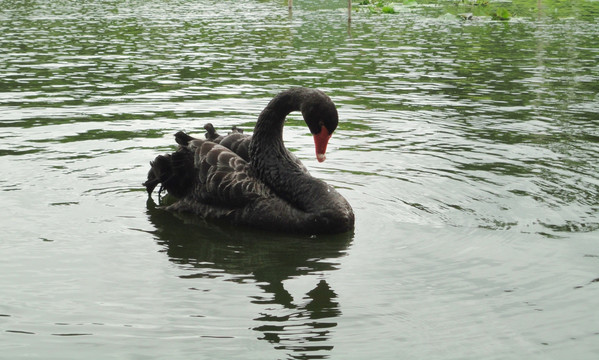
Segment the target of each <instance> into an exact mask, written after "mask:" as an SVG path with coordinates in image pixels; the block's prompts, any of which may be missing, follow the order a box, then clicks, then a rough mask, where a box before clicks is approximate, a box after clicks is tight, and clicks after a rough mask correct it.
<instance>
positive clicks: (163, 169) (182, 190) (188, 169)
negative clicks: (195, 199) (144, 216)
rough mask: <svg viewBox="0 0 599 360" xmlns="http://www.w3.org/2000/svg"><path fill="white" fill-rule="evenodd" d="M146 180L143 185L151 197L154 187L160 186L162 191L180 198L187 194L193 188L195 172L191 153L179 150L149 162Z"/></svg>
mask: <svg viewBox="0 0 599 360" xmlns="http://www.w3.org/2000/svg"><path fill="white" fill-rule="evenodd" d="M150 166H151V168H150V171H149V172H148V180H147V181H146V182H145V183H144V184H143V185H144V186H145V187H146V190H147V191H148V195H151V194H152V192H153V191H154V189H155V188H156V186H158V184H161V187H160V192H162V190H166V191H168V193H169V194H171V195H173V196H175V197H178V198H182V197H184V196H185V195H187V194H189V193H190V192H191V190H192V188H193V178H194V174H195V170H194V167H193V155H192V153H191V152H189V151H186V150H185V149H181V150H179V151H177V152H174V153H172V154H167V155H159V156H157V157H156V159H154V161H152V162H150Z"/></svg>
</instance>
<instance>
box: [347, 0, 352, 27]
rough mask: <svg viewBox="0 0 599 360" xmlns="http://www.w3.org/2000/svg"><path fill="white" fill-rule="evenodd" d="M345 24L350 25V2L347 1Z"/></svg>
mask: <svg viewBox="0 0 599 360" xmlns="http://www.w3.org/2000/svg"><path fill="white" fill-rule="evenodd" d="M347 23H348V24H349V23H351V0H347Z"/></svg>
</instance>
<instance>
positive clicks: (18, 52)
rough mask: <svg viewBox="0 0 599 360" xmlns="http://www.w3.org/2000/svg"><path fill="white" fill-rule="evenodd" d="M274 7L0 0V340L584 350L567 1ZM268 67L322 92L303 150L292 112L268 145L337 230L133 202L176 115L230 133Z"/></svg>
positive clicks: (275, 77)
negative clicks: (326, 118)
mask: <svg viewBox="0 0 599 360" xmlns="http://www.w3.org/2000/svg"><path fill="white" fill-rule="evenodd" d="M297 3H298V2H297V1H296V4H295V5H296V6H295V8H294V11H293V13H292V15H290V14H289V13H288V11H287V8H286V6H285V4H283V2H281V1H249V2H247V1H244V2H239V1H237V2H234V1H209V0H201V1H193V2H192V1H183V0H179V1H159V0H152V1H88V2H70V1H58V0H56V1H55V0H52V1H13V2H9V3H7V4H4V5H5V6H3V7H2V10H0V35H1V36H0V49H2V50H1V51H0V127H1V128H0V169H2V171H1V173H0V190H1V197H0V199H1V201H2V205H3V206H2V208H1V209H0V218H1V219H2V234H1V235H0V240H1V241H0V254H1V255H2V258H3V261H2V262H1V263H0V274H2V275H1V276H0V288H2V296H1V298H0V338H1V341H0V349H2V353H3V354H4V355H3V356H7V357H8V358H11V359H21V358H39V359H41V358H43V359H52V358H55V359H67V358H78V357H80V354H82V353H85V354H86V356H88V357H89V358H97V359H106V358H124V359H130V358H131V359H133V358H157V359H158V358H166V357H168V358H171V359H189V358H212V359H323V358H332V359H364V358H367V357H368V358H377V359H398V358H400V359H401V358H405V359H414V358H427V359H522V358H536V359H562V358H564V357H566V356H568V357H573V358H577V359H595V358H596V357H597V355H599V317H598V315H597V314H598V313H597V311H596V309H597V306H598V305H599V303H598V301H597V299H599V280H598V279H599V250H598V249H599V248H598V245H597V234H598V229H599V216H598V210H599V177H598V176H597V174H598V173H599V166H598V162H597V158H598V157H599V145H598V142H599V118H598V117H597V114H598V113H599V101H598V100H599V99H598V98H597V93H599V88H598V85H597V84H599V66H598V65H597V64H599V36H598V35H599V25H597V22H596V21H592V18H593V16H595V15H597V13H592V11H593V9H594V8H593V7H590V8H589V7H588V6H590V5H588V4H587V3H590V2H583V3H584V5H585V6H581V7H580V8H579V9H578V10H577V11H578V12H576V11H574V12H573V15H572V16H569V17H567V18H556V17H549V16H540V17H538V18H514V19H512V20H511V21H509V22H499V21H491V20H490V19H484V18H483V19H477V20H475V21H461V20H459V19H456V18H452V17H448V16H443V14H444V13H445V11H444V10H443V9H441V8H436V7H406V8H402V11H403V12H402V13H400V14H399V15H382V14H370V13H367V12H358V13H355V14H354V15H353V18H352V25H351V28H348V26H347V21H346V12H345V1H336V2H329V3H327V4H328V5H327V6H326V7H323V6H322V5H323V2H322V1H306V2H303V3H302V4H297ZM587 5H588V6H587ZM575 10H576V9H575ZM589 17H590V18H591V19H590V20H589ZM290 86H308V87H316V88H320V89H322V90H324V91H325V92H327V93H328V94H329V95H330V96H331V97H332V99H333V100H334V101H335V103H336V104H337V105H338V109H339V114H340V118H341V123H340V126H339V128H338V130H337V131H336V132H335V134H334V136H333V138H332V141H331V144H330V146H329V150H328V156H327V161H326V162H324V163H322V164H319V163H317V162H316V161H315V159H314V155H313V150H312V146H313V145H312V144H311V143H312V139H311V138H310V136H309V135H308V131H307V128H306V127H305V126H304V125H303V122H302V120H301V115H299V114H293V115H291V116H290V119H289V120H288V122H287V126H286V128H285V141H286V144H287V146H288V147H289V148H291V149H293V150H294V151H295V153H296V154H297V155H298V156H299V157H300V158H301V159H302V161H303V162H304V164H305V165H307V166H308V168H309V169H310V171H311V173H312V174H313V175H315V176H317V177H319V178H322V179H324V180H326V181H327V182H329V183H331V184H332V185H334V186H336V187H337V188H338V189H339V191H340V192H341V193H342V194H343V195H344V196H345V197H346V198H347V199H348V200H349V201H350V203H351V204H352V206H353V207H354V211H355V213H356V221H357V223H356V229H355V231H354V232H351V233H349V234H343V235H339V236H334V237H324V236H320V237H315V238H313V237H312V238H311V237H304V236H294V235H282V234H269V233H264V232H259V231H252V230H248V229H233V228H229V227H227V226H221V225H217V224H210V223H205V222H202V221H201V220H198V219H194V218H190V217H181V216H174V215H172V214H169V213H165V212H164V211H161V210H160V209H157V208H156V206H155V205H156V204H155V202H156V201H157V198H154V199H151V200H148V199H147V195H146V193H145V190H144V189H143V188H142V186H141V183H142V182H143V181H144V178H145V175H146V172H147V170H148V162H149V161H150V160H151V159H153V158H154V157H155V156H156V155H157V154H160V153H165V152H168V151H172V150H173V149H174V146H173V144H174V141H173V134H174V133H175V132H176V131H179V130H187V131H189V132H192V133H197V134H200V135H201V133H202V132H203V129H202V127H203V125H204V124H205V123H206V122H212V123H213V124H215V126H216V127H217V128H219V129H223V130H225V131H226V129H228V128H230V127H231V126H233V125H237V126H240V127H242V128H244V129H245V130H246V131H251V129H252V127H253V125H254V122H255V120H256V118H257V115H258V114H259V112H260V111H261V109H262V108H263V107H264V106H265V104H266V103H267V102H268V101H269V99H270V98H272V97H273V96H274V95H275V94H276V93H277V92H279V91H281V90H284V89H287V88H288V87H290ZM225 131H223V132H225Z"/></svg>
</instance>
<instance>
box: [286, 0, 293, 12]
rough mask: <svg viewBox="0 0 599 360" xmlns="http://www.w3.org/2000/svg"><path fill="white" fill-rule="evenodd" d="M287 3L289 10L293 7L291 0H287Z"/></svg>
mask: <svg viewBox="0 0 599 360" xmlns="http://www.w3.org/2000/svg"><path fill="white" fill-rule="evenodd" d="M287 5H289V11H291V9H292V8H293V0H289V2H287Z"/></svg>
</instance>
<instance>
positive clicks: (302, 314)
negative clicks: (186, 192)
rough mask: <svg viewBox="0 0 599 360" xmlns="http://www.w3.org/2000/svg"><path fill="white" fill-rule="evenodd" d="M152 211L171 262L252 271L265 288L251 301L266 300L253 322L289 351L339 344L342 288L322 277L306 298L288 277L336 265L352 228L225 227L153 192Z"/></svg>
mask: <svg viewBox="0 0 599 360" xmlns="http://www.w3.org/2000/svg"><path fill="white" fill-rule="evenodd" d="M147 213H148V216H149V219H150V221H151V223H152V224H153V225H154V227H155V228H156V230H155V231H153V234H154V235H155V236H156V239H157V242H158V243H159V244H160V245H162V246H164V247H165V250H166V254H167V255H168V257H169V260H170V261H172V262H174V263H177V264H180V265H184V266H185V267H189V266H193V267H194V268H196V269H198V270H200V271H201V269H204V270H206V272H207V273H208V272H214V270H215V269H216V270H222V271H224V272H226V273H227V274H230V275H232V276H234V277H235V278H236V279H239V282H240V283H244V282H246V281H247V279H248V277H250V278H252V279H253V280H255V281H256V285H257V286H258V287H259V288H260V289H262V290H263V291H264V293H259V294H257V295H256V296H253V297H252V300H251V302H252V303H254V304H258V305H261V306H263V309H262V310H261V311H260V313H259V314H256V316H255V317H254V318H253V320H254V321H255V322H256V325H255V326H254V327H253V329H254V330H256V331H258V332H260V333H261V334H260V335H259V336H258V338H259V339H261V340H266V341H268V342H270V343H272V344H273V345H274V346H275V348H276V349H279V350H282V351H285V352H287V353H288V356H289V357H290V358H301V359H319V358H326V357H328V354H327V353H328V351H329V350H331V349H332V348H333V346H332V345H330V344H329V343H328V340H329V339H330V338H331V329H332V328H334V327H335V326H336V325H337V322H336V317H338V316H339V315H340V314H341V310H340V305H339V303H338V302H337V295H336V294H335V292H334V290H333V289H331V287H330V285H329V284H328V283H327V281H326V280H324V279H321V280H320V281H319V282H318V283H317V284H316V286H315V287H314V288H313V289H311V290H310V291H308V292H307V293H306V294H305V296H303V298H302V299H299V300H295V299H294V298H293V296H292V295H291V294H290V293H289V292H288V291H287V290H286V289H285V287H284V284H283V282H284V281H285V280H287V279H290V278H297V277H298V276H301V275H316V274H322V273H323V272H327V271H332V270H335V269H337V267H338V265H339V264H338V262H336V261H335V259H337V258H339V257H342V256H344V255H345V253H346V250H347V248H348V246H349V244H350V243H351V241H352V239H353V232H349V233H345V234H340V235H328V236H320V237H318V238H317V239H310V238H308V237H306V236H301V235H286V234H276V233H275V234H273V233H267V232H262V231H259V230H253V229H243V228H235V227H231V226H219V225H218V224H214V223H208V222H202V221H201V220H198V219H197V217H195V216H193V215H188V216H186V215H184V214H173V213H170V212H166V211H164V210H161V209H160V208H157V207H156V204H155V203H154V201H153V200H152V199H148V204H147ZM206 275H207V276H210V274H206ZM196 277H197V276H189V278H196ZM273 305H278V306H273ZM281 307H282V308H281Z"/></svg>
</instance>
